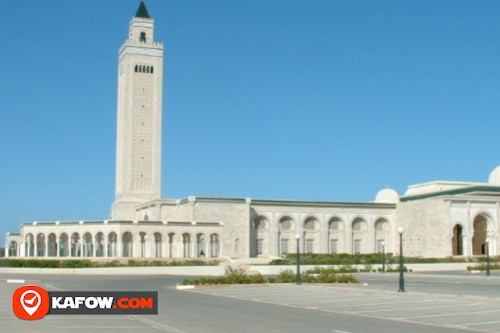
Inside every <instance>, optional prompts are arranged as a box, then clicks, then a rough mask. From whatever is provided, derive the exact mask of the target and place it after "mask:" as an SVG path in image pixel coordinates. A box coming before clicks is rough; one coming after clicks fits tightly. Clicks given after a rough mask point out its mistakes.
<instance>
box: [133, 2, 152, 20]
mask: <svg viewBox="0 0 500 333" xmlns="http://www.w3.org/2000/svg"><path fill="white" fill-rule="evenodd" d="M135 17H140V18H147V19H149V18H151V17H150V16H149V13H148V9H147V8H146V4H145V3H144V0H141V4H140V5H139V8H137V13H135Z"/></svg>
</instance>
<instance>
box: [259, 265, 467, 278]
mask: <svg viewBox="0 0 500 333" xmlns="http://www.w3.org/2000/svg"><path fill="white" fill-rule="evenodd" d="M472 265H474V264H473V263H462V262H461V263H438V264H405V266H406V267H407V268H408V269H409V270H412V271H413V272H415V273H418V272H434V271H465V270H467V266H472ZM314 267H325V268H326V267H336V268H339V267H342V266H341V265H301V266H300V271H301V272H303V271H305V270H308V269H312V268H314ZM351 267H353V268H357V269H364V268H365V265H351ZM371 267H372V270H377V269H379V268H380V269H382V265H371ZM397 267H398V265H392V268H397ZM386 268H387V266H386ZM250 269H251V270H252V271H256V272H259V273H261V274H262V275H276V274H279V272H281V271H284V270H286V269H291V270H293V271H295V270H296V269H297V268H296V266H292V265H276V266H250Z"/></svg>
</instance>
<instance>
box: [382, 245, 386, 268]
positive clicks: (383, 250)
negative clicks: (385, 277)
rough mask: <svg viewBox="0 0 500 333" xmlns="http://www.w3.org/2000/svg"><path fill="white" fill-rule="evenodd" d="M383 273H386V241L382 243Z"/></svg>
mask: <svg viewBox="0 0 500 333" xmlns="http://www.w3.org/2000/svg"><path fill="white" fill-rule="evenodd" d="M382 273H385V241H382Z"/></svg>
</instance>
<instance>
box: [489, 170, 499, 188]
mask: <svg viewBox="0 0 500 333" xmlns="http://www.w3.org/2000/svg"><path fill="white" fill-rule="evenodd" d="M488 183H489V184H490V185H500V166H497V167H496V168H495V170H493V171H492V172H491V173H490V178H489V179H488Z"/></svg>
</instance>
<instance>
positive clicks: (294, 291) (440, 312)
mask: <svg viewBox="0 0 500 333" xmlns="http://www.w3.org/2000/svg"><path fill="white" fill-rule="evenodd" d="M411 279H412V280H413V281H412V283H411V284H410V289H411V288H413V289H417V290H421V291H420V292H415V291H410V292H405V293H399V292H397V291H395V290H394V291H390V290H387V289H388V288H387V287H386V286H387V285H390V286H391V287H393V289H396V287H397V282H396V281H395V279H394V278H393V280H394V281H393V283H392V284H388V283H387V282H386V281H384V280H381V279H380V278H379V280H378V281H379V283H378V284H377V283H376V281H371V282H373V284H375V286H372V285H371V284H372V283H368V285H365V284H363V283H362V284H358V285H350V286H349V285H332V286H325V285H300V286H297V285H292V286H291V285H284V284H281V285H272V286H267V285H266V286H225V287H222V286H220V287H215V288H198V289H195V290H194V291H192V292H195V293H203V294H209V295H213V296H219V297H228V298H233V299H242V300H249V301H253V302H262V303H271V304H278V305H282V306H287V307H294V308H302V309H307V310H314V311H321V312H330V313H336V314H345V315H353V316H358V317H369V318H377V319H385V320H389V321H394V322H406V323H415V324H419V325H422V324H423V325H429V326H435V327H442V328H444V327H446V328H455V329H460V330H468V331H482V332H500V298H498V289H497V291H496V292H494V293H490V294H489V295H484V294H485V293H486V292H481V291H478V290H475V289H474V288H471V287H468V285H472V286H475V287H476V289H479V288H480V287H484V288H483V289H485V290H488V289H492V288H496V287H497V286H498V285H499V284H500V280H499V279H498V278H495V279H493V280H492V279H487V278H484V279H471V278H469V277H462V278H461V277H457V278H454V279H452V280H450V279H446V280H445V279H442V278H441V279H439V278H431V277H429V276H418V277H416V278H415V277H412V278H411ZM364 280H365V281H368V280H369V275H367V276H366V277H365V279H364ZM429 280H432V281H429ZM382 281H384V282H383V283H381V282H382ZM426 283H430V284H432V285H433V286H436V285H438V287H437V288H436V287H435V288H434V289H432V292H431V293H429V292H422V289H423V287H422V285H424V284H426ZM439 284H441V285H444V286H446V287H441V290H442V292H441V293H438V292H436V291H437V290H439V289H438V288H439ZM419 285H420V286H419ZM453 290H455V292H453Z"/></svg>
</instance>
